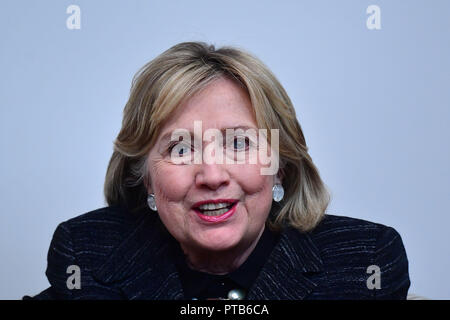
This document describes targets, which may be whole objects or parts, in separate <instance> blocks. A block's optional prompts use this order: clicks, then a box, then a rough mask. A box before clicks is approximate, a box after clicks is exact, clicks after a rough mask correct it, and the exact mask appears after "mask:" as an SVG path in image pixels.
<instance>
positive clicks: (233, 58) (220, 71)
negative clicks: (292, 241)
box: [104, 42, 329, 231]
mask: <svg viewBox="0 0 450 320" xmlns="http://www.w3.org/2000/svg"><path fill="white" fill-rule="evenodd" d="M219 77H227V78H229V79H231V80H233V81H235V82H236V83H237V84H239V85H240V86H241V87H242V88H244V89H245V90H246V92H247V93H248V95H249V97H250V100H251V103H252V106H253V108H254V115H255V118H256V121H257V124H258V127H259V128H263V129H267V130H268V131H270V129H279V156H280V170H281V175H282V177H283V187H284V189H285V196H284V199H283V200H282V201H281V202H280V203H278V204H276V206H273V208H272V213H271V215H270V217H269V219H268V221H267V222H268V225H269V227H270V228H271V229H273V230H279V229H281V228H282V227H283V226H286V225H289V226H292V227H295V228H297V229H299V230H301V231H308V230H311V229H313V228H314V227H315V226H316V225H317V224H318V222H319V221H320V220H321V219H322V217H323V216H324V214H325V210H326V208H327V206H328V203H329V193H328V191H327V190H326V188H325V186H324V184H323V182H322V180H321V178H320V176H319V172H318V170H317V168H316V167H315V165H314V164H313V162H312V159H311V157H310V156H309V154H308V147H307V146H306V141H305V138H304V136H303V132H302V129H301V127H300V124H299V123H298V121H297V117H296V114H295V109H294V107H293V105H292V102H291V100H290V99H289V97H288V95H287V93H286V91H285V90H284V89H283V87H282V86H281V84H280V83H279V81H278V80H277V79H276V77H275V76H274V75H273V74H272V72H271V71H270V70H269V69H268V68H267V67H266V66H265V65H264V64H263V63H262V62H261V61H260V60H259V59H257V58H256V57H254V56H252V55H251V54H249V53H247V52H245V51H244V50H241V49H238V48H236V47H222V48H219V49H215V47H214V45H208V44H206V43H203V42H184V43H179V44H177V45H175V46H173V47H172V48H170V49H168V50H167V51H165V52H163V53H162V54H161V55H159V56H158V57H156V58H155V59H154V60H152V61H150V62H149V63H147V64H146V65H144V66H143V67H142V68H141V69H140V70H139V71H138V72H137V73H136V75H135V76H134V78H133V81H132V86H131V92H130V97H129V99H128V102H127V104H126V106H125V109H124V114H123V121H122V128H121V130H120V132H119V134H118V136H117V139H116V140H115V143H114V152H113V154H112V157H111V160H110V162H109V165H108V170H107V173H106V179H105V186H104V193H105V198H106V201H107V203H108V205H125V206H127V207H129V208H131V209H136V210H138V209H141V208H142V207H144V206H146V198H147V189H146V183H147V181H146V179H147V155H148V153H149V151H150V149H151V147H152V146H153V145H154V144H155V142H156V140H157V138H158V136H159V134H160V131H161V129H162V127H163V125H164V123H165V121H166V120H167V119H168V118H169V117H170V116H171V114H172V113H173V112H174V110H175V109H176V108H177V106H179V105H180V104H181V103H182V102H183V101H185V100H186V99H188V98H189V97H191V96H192V95H193V94H195V93H196V92H198V91H199V90H201V89H202V88H204V87H205V86H206V85H208V84H209V83H211V81H213V80H215V79H217V78H219ZM268 138H269V143H270V135H269V137H268ZM274 204H275V202H274Z"/></svg>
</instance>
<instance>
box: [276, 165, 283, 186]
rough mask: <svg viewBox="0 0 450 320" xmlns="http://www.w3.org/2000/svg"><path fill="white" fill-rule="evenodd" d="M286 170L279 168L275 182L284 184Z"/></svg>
mask: <svg viewBox="0 0 450 320" xmlns="http://www.w3.org/2000/svg"><path fill="white" fill-rule="evenodd" d="M284 176H285V175H284V170H283V169H279V170H278V173H277V174H276V175H275V176H274V183H279V184H283V179H284Z"/></svg>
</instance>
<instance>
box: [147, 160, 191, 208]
mask: <svg viewBox="0 0 450 320" xmlns="http://www.w3.org/2000/svg"><path fill="white" fill-rule="evenodd" d="M186 168H187V167H185V166H175V165H172V164H167V163H159V164H155V165H154V166H153V167H152V168H151V169H150V177H151V179H152V186H153V188H154V190H153V192H154V193H155V194H156V195H157V201H158V202H160V205H163V206H166V205H169V204H170V203H172V202H178V201H182V200H183V199H184V197H185V195H186V193H187V192H188V190H189V188H190V187H191V185H192V177H191V173H190V172H189V170H186Z"/></svg>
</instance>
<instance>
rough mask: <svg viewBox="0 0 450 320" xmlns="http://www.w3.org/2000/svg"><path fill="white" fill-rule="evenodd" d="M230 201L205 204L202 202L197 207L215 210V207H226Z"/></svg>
mask: <svg viewBox="0 0 450 320" xmlns="http://www.w3.org/2000/svg"><path fill="white" fill-rule="evenodd" d="M230 205H231V203H229V202H221V203H206V204H202V205H201V206H199V207H198V208H199V209H200V210H217V209H222V208H226V207H228V206H230Z"/></svg>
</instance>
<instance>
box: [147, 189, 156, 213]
mask: <svg viewBox="0 0 450 320" xmlns="http://www.w3.org/2000/svg"><path fill="white" fill-rule="evenodd" d="M147 204H148V206H149V208H150V209H152V210H153V211H156V210H157V209H156V200H155V194H153V193H150V194H149V195H148V197H147Z"/></svg>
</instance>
